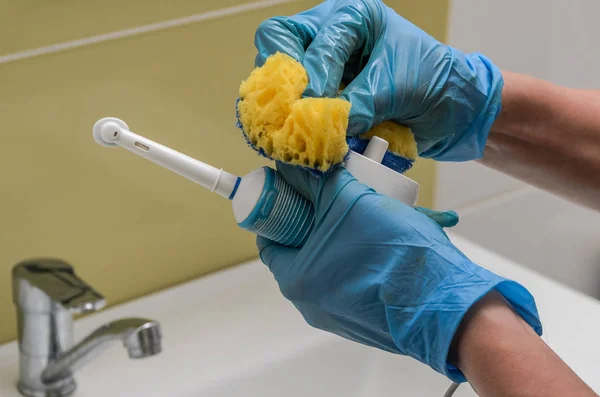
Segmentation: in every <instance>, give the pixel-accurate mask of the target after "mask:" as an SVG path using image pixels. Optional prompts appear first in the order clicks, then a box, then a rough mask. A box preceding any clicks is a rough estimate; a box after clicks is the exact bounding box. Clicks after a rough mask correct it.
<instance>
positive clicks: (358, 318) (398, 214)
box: [257, 164, 542, 382]
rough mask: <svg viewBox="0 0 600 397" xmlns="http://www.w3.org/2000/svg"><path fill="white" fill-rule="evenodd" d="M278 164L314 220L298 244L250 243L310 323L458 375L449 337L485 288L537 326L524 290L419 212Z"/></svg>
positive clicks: (335, 178)
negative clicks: (472, 255) (473, 258)
mask: <svg viewBox="0 0 600 397" xmlns="http://www.w3.org/2000/svg"><path fill="white" fill-rule="evenodd" d="M278 170H279V171H280V172H281V175H282V176H283V177H284V178H285V180H286V181H287V182H288V183H290V184H291V185H292V186H293V187H295V188H296V189H298V191H300V192H301V193H302V194H303V195H304V196H306V197H307V198H309V199H310V200H311V201H312V203H313V204H314V206H315V212H316V214H315V228H314V230H313V232H312V234H311V235H310V236H309V238H308V240H307V242H306V244H305V245H304V246H303V247H302V248H300V249H298V248H291V247H286V246H282V245H279V244H276V243H274V242H272V241H269V240H267V239H265V238H262V237H259V238H258V239H257V245H258V248H259V251H260V257H261V259H262V261H263V262H264V263H265V264H266V265H267V266H268V267H269V269H270V270H271V272H272V273H273V275H274V276H275V279H276V280H277V282H278V284H279V287H280V289H281V292H282V293H283V295H284V296H285V297H286V298H287V299H289V300H290V301H291V302H292V303H293V304H294V305H295V306H296V308H297V309H298V310H299V311H300V312H301V313H302V315H303V316H304V318H305V320H306V321H307V322H308V323H309V324H310V325H312V326H314V327H316V328H320V329H322V330H325V331H329V332H332V333H334V334H337V335H340V336H342V337H344V338H347V339H350V340H353V341H356V342H360V343H363V344H365V345H369V346H373V347H377V348H380V349H383V350H387V351H390V352H393V353H399V354H403V355H408V356H411V357H414V358H416V359H417V360H419V361H421V362H423V363H425V364H428V365H429V366H431V367H432V368H433V369H435V370H436V371H438V372H441V373H443V374H445V375H447V376H448V377H449V378H451V379H452V380H454V381H457V382H461V381H464V380H465V378H464V376H463V375H462V373H461V372H460V371H459V370H458V369H457V368H455V367H454V366H452V365H450V364H449V363H448V362H447V356H448V350H449V348H450V345H451V342H452V339H453V336H454V334H455V332H456V329H457V327H458V325H459V323H460V321H461V319H462V318H463V316H464V314H465V313H466V312H467V310H468V309H469V308H470V307H471V305H473V304H474V303H475V302H476V301H477V300H479V299H480V298H481V297H482V296H484V295H485V294H486V293H488V292H489V291H490V290H492V289H494V288H495V289H496V290H497V291H499V292H500V293H501V294H502V295H503V296H504V297H505V298H506V300H507V301H508V302H509V303H510V304H511V305H512V307H513V308H514V309H515V311H516V312H517V313H519V314H520V315H521V316H522V317H523V318H524V319H525V320H526V321H527V322H528V323H529V324H530V325H531V326H532V327H533V328H534V329H535V330H536V332H537V333H538V334H540V335H541V332H542V327H541V323H540V320H539V317H538V313H537V309H536V306H535V302H534V299H533V297H532V296H531V295H530V294H529V292H528V291H527V290H526V289H525V288H524V287H522V286H521V285H519V284H517V283H516V282H513V281H509V280H506V279H504V278H502V277H500V276H498V275H496V274H494V273H491V272H489V271H488V270H486V269H483V268H481V267H479V266H477V265H476V264H474V263H473V262H471V261H470V260H469V259H468V258H467V257H466V256H464V255H463V254H462V253H461V252H460V251H459V250H458V249H457V248H456V247H455V246H454V245H452V243H451V242H450V241H449V239H448V237H447V236H446V234H445V233H444V232H443V230H442V228H441V227H440V226H439V225H438V223H436V222H434V221H433V220H432V219H430V218H429V217H428V216H426V215H424V214H423V213H421V212H419V211H415V210H414V209H413V208H411V207H409V206H407V205H405V204H402V203H401V202H399V201H397V200H395V199H392V198H390V197H387V196H383V195H381V194H378V193H376V192H375V191H373V190H372V189H370V188H368V187H367V186H365V185H363V184H361V183H359V182H358V181H357V180H356V179H355V178H354V177H353V176H352V175H351V174H350V173H349V172H348V171H346V170H345V169H343V168H338V169H336V170H334V171H332V172H331V173H330V174H328V175H326V176H324V177H322V178H318V177H316V176H314V175H312V174H311V173H310V172H307V171H303V170H300V169H298V168H295V167H292V166H286V165H281V164H279V165H278ZM421 211H424V210H421ZM441 215H442V214H437V216H436V219H437V221H439V222H440V223H441V224H442V225H452V224H454V223H456V214H453V213H446V214H445V215H443V216H441Z"/></svg>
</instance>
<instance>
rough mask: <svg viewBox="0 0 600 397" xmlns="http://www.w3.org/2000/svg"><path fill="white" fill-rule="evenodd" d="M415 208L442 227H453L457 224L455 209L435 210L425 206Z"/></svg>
mask: <svg viewBox="0 0 600 397" xmlns="http://www.w3.org/2000/svg"><path fill="white" fill-rule="evenodd" d="M415 210H417V211H418V212H420V213H421V214H423V215H426V216H427V217H429V218H430V219H431V220H433V221H434V222H435V223H437V224H438V225H440V227H442V228H446V227H454V226H456V225H457V224H458V220H459V218H458V214H457V213H456V211H435V210H432V209H429V208H425V207H415Z"/></svg>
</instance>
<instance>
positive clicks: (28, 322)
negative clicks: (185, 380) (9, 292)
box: [12, 259, 161, 397]
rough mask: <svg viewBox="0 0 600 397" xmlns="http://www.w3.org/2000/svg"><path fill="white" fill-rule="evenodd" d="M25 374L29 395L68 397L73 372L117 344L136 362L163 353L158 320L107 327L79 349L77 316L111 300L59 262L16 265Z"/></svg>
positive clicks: (134, 320)
mask: <svg viewBox="0 0 600 397" xmlns="http://www.w3.org/2000/svg"><path fill="white" fill-rule="evenodd" d="M12 282H13V300H14V303H15V305H16V309H17V323H18V337H19V353H20V360H19V362H20V365H19V366H20V368H19V369H20V376H19V382H18V385H17V386H18V388H19V391H20V392H21V394H23V395H25V396H28V397H64V396H68V395H70V394H71V393H73V392H74V391H75V388H76V384H75V379H74V378H73V372H74V371H75V369H77V368H79V367H80V366H81V365H82V364H84V363H85V362H86V361H87V360H86V359H89V358H90V356H92V355H93V354H94V353H96V352H98V351H99V350H101V349H102V348H103V347H105V346H106V345H108V344H110V343H109V342H111V341H122V342H123V344H124V346H125V348H126V349H127V352H128V354H129V357H130V358H143V357H149V356H153V355H155V354H158V353H160V351H161V332H160V326H159V324H158V323H157V322H156V321H152V320H147V319H143V318H126V319H121V320H117V321H113V322H111V323H108V324H105V325H103V326H101V327H100V328H98V329H96V330H95V331H94V332H92V333H91V334H90V335H89V336H87V337H86V338H84V339H83V340H82V341H81V342H79V343H78V344H76V345H73V318H72V314H73V313H87V312H92V311H96V310H99V309H101V308H102V307H104V305H105V303H106V302H105V300H104V298H103V297H102V295H100V294H99V293H98V292H96V291H95V290H94V289H93V288H91V287H90V286H89V285H88V284H86V283H85V282H84V281H83V280H81V279H80V278H78V277H77V276H76V275H75V272H74V271H73V268H72V267H71V266H70V265H69V264H67V263H65V262H63V261H61V260H58V259H34V260H28V261H24V262H21V263H18V264H16V265H15V266H14V267H13V277H12Z"/></svg>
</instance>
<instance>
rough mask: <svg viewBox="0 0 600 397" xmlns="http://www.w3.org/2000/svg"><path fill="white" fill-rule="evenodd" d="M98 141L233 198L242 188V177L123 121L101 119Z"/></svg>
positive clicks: (97, 131)
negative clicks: (151, 136)
mask: <svg viewBox="0 0 600 397" xmlns="http://www.w3.org/2000/svg"><path fill="white" fill-rule="evenodd" d="M94 138H95V139H96V141H97V142H98V143H100V144H101V145H103V146H121V147H123V148H125V149H127V150H129V151H130V152H132V153H135V154H137V155H138V156H141V157H144V158H146V159H148V160H150V161H152V162H153V163H156V164H158V165H160V166H162V167H164V168H167V169H169V170H171V171H173V172H175V173H176V174H179V175H181V176H184V177H186V178H187V179H189V180H191V181H193V182H196V183H197V184H199V185H201V186H204V187H205V188H207V189H209V190H210V191H211V192H216V193H218V194H220V195H221V196H223V197H227V198H229V199H231V198H233V193H235V189H236V187H237V185H239V179H240V178H239V177H238V176H236V175H233V174H230V173H229V172H226V171H223V169H218V168H215V167H213V166H211V165H208V164H206V163H203V162H201V161H198V160H196V159H193V158H191V157H189V156H186V155H185V154H183V153H179V152H177V151H175V150H173V149H171V148H168V147H166V146H163V145H161V144H160V143H157V142H154V141H152V140H150V139H147V138H144V137H143V136H140V135H137V134H135V133H134V132H131V131H129V128H128V126H127V124H125V123H124V122H123V121H121V120H119V119H115V118H112V117H107V118H104V119H101V120H99V121H98V122H97V123H96V125H94Z"/></svg>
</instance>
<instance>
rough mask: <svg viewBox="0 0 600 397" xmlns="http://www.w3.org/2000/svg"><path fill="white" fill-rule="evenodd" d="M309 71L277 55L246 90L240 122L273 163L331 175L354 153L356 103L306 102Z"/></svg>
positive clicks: (258, 70) (250, 79)
mask: <svg viewBox="0 0 600 397" xmlns="http://www.w3.org/2000/svg"><path fill="white" fill-rule="evenodd" d="M307 85H308V77H307V75H306V70H305V69H304V67H303V66H302V64H301V63H299V62H298V61H296V60H295V59H293V58H291V57H290V56H288V55H285V54H282V53H277V54H275V55H273V56H271V57H269V58H268V59H267V61H266V62H265V64H264V65H263V66H262V67H260V68H256V69H254V71H253V72H252V74H250V77H248V79H247V80H246V81H244V82H243V83H242V85H241V86H240V101H239V102H238V117H239V121H240V123H241V124H242V127H243V128H242V129H243V131H244V134H245V135H246V138H247V139H248V142H250V144H251V145H252V146H254V147H255V149H258V150H259V151H263V152H264V154H265V155H266V156H267V157H270V158H272V159H273V160H279V161H283V162H285V163H288V164H295V165H300V166H302V167H306V168H311V169H316V170H320V171H327V170H328V169H329V168H330V167H331V166H332V165H335V164H338V163H341V162H342V161H343V160H344V157H345V156H346V153H348V144H347V143H346V128H347V127H348V115H349V114H350V103H349V102H347V101H344V100H342V99H337V98H302V93H303V92H304V89H305V88H306V86H307Z"/></svg>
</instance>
